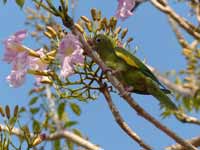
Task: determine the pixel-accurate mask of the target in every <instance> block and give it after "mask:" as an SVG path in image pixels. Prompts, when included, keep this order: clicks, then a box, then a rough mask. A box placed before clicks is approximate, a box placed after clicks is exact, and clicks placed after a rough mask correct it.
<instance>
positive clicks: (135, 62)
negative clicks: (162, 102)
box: [115, 47, 169, 91]
mask: <svg viewBox="0 0 200 150" xmlns="http://www.w3.org/2000/svg"><path fill="white" fill-rule="evenodd" d="M115 54H116V55H117V56H118V57H119V58H121V59H123V60H124V61H125V62H126V63H127V64H128V65H130V66H132V67H134V68H137V69H138V70H140V71H141V72H142V73H143V74H145V75H146V76H147V77H149V78H151V79H152V80H154V81H155V82H156V83H158V84H159V85H160V86H161V87H163V88H164V90H167V89H166V88H165V87H164V86H163V85H162V84H161V83H160V82H159V80H158V79H157V78H156V76H155V75H154V74H153V73H152V72H151V70H150V69H149V68H147V67H146V66H145V64H144V63H143V62H142V61H141V60H139V59H138V58H137V57H135V56H134V55H132V54H131V53H130V52H129V51H127V50H126V49H124V48H120V47H116V48H115ZM167 91H169V90H167Z"/></svg>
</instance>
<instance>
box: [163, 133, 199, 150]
mask: <svg viewBox="0 0 200 150" xmlns="http://www.w3.org/2000/svg"><path fill="white" fill-rule="evenodd" d="M187 142H188V143H191V144H192V145H194V146H196V147H199V146H200V137H199V136H198V137H194V138H192V139H189V140H187ZM165 149H166V150H187V149H186V148H184V147H183V146H181V145H180V144H175V145H171V146H168V147H166V148H165Z"/></svg>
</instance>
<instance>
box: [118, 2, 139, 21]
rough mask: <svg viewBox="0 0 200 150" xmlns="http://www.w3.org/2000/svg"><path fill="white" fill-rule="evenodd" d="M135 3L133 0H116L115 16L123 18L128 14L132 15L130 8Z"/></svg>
mask: <svg viewBox="0 0 200 150" xmlns="http://www.w3.org/2000/svg"><path fill="white" fill-rule="evenodd" d="M135 3H136V2H135V1H134V0H118V7H117V11H116V17H117V18H120V19H122V20H125V19H126V18H128V17H129V16H132V15H133V13H132V12H131V10H132V9H133V8H134V7H135Z"/></svg>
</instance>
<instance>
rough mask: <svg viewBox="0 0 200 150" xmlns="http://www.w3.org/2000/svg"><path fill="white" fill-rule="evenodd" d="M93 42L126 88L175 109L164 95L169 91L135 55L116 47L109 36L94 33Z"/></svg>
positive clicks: (108, 66)
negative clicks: (149, 96)
mask: <svg viewBox="0 0 200 150" xmlns="http://www.w3.org/2000/svg"><path fill="white" fill-rule="evenodd" d="M93 43H94V49H95V50H96V51H97V53H98V54H99V56H100V58H101V59H102V60H103V61H104V63H105V64H106V67H107V69H112V70H113V71H114V72H115V76H116V77H117V79H118V80H119V81H120V82H121V83H122V84H123V86H124V87H125V88H126V89H129V91H131V92H134V93H138V94H150V95H152V96H154V97H155V98H156V99H157V100H159V102H160V104H161V106H164V107H166V108H168V109H170V110H177V107H176V105H175V104H174V103H173V102H172V101H171V100H170V98H169V97H168V96H167V95H166V94H169V93H170V91H169V90H167V89H166V88H165V87H164V86H163V85H162V84H161V83H160V82H159V80H158V79H157V78H156V77H155V75H154V74H153V73H152V72H151V71H150V70H149V69H148V68H147V67H146V66H145V64H144V63H143V62H142V61H140V60H139V59H138V58H137V57H135V56H134V55H132V54H131V53H130V52H129V51H127V50H126V49H124V48H120V47H117V46H116V44H115V42H114V41H113V40H112V39H111V38H110V37H108V36H106V35H103V34H99V35H96V36H95V37H94V39H93ZM160 87H162V89H161V88H160Z"/></svg>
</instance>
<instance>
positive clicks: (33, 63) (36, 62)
mask: <svg viewBox="0 0 200 150" xmlns="http://www.w3.org/2000/svg"><path fill="white" fill-rule="evenodd" d="M37 53H38V54H39V55H40V58H42V57H44V56H45V54H44V49H43V48H41V49H39V50H38V51H37ZM40 58H38V57H31V56H29V69H31V70H39V71H46V69H47V64H46V63H44V62H42V60H41V59H40ZM35 78H36V83H37V84H39V83H40V82H41V80H42V79H43V78H44V76H39V75H38V76H35Z"/></svg>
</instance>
